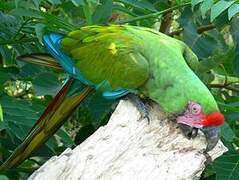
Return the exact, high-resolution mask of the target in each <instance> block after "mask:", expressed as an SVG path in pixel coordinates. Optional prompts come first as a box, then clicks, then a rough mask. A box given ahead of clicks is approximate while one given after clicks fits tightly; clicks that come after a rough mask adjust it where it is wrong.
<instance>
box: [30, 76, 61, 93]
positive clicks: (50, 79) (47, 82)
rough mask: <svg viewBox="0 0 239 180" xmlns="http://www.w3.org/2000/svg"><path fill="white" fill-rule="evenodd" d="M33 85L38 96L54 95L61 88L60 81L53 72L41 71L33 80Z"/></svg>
mask: <svg viewBox="0 0 239 180" xmlns="http://www.w3.org/2000/svg"><path fill="white" fill-rule="evenodd" d="M32 83H33V87H34V90H35V92H36V94H37V95H38V96H42V95H55V94H56V93H57V92H58V91H59V89H60V88H61V83H60V81H59V80H58V79H57V76H56V75H55V74H53V73H41V74H39V75H38V76H36V77H35V78H34V80H33V82H32Z"/></svg>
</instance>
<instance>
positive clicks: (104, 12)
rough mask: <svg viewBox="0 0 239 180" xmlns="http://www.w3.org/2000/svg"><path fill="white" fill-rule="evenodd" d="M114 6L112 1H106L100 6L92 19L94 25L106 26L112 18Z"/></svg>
mask: <svg viewBox="0 0 239 180" xmlns="http://www.w3.org/2000/svg"><path fill="white" fill-rule="evenodd" d="M112 6H113V2H112V0H104V1H103V2H102V4H100V5H98V6H97V7H96V10H95V12H94V14H93V17H92V19H93V23H94V24H106V23H107V22H108V20H109V18H110V17H111V14H112Z"/></svg>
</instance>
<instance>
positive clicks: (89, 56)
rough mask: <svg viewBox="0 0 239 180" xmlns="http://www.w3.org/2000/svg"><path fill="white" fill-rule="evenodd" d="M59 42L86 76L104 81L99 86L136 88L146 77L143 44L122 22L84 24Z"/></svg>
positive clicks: (146, 66) (146, 63)
mask: <svg viewBox="0 0 239 180" xmlns="http://www.w3.org/2000/svg"><path fill="white" fill-rule="evenodd" d="M61 45H62V49H63V51H64V52H66V53H67V54H68V55H70V56H71V57H72V59H73V60H74V61H75V65H76V66H77V67H78V68H79V69H80V71H81V72H82V74H83V76H84V77H85V78H86V79H88V80H90V81H92V82H93V83H95V84H98V83H100V82H102V81H106V82H107V83H106V86H105V87H104V88H103V89H102V90H113V89H117V88H125V89H136V88H137V87H139V86H140V85H142V84H143V83H144V82H145V81H146V80H147V79H148V74H149V67H148V62H147V60H146V59H145V57H144V56H143V55H142V54H141V53H140V48H142V47H140V46H142V44H141V45H140V42H136V41H135V40H134V39H133V38H132V37H131V36H129V35H127V33H126V32H125V28H124V27H123V26H109V27H104V28H102V27H99V26H89V27H83V28H81V29H80V30H76V31H73V32H70V33H69V34H68V35H67V37H66V38H64V39H63V40H62V43H61Z"/></svg>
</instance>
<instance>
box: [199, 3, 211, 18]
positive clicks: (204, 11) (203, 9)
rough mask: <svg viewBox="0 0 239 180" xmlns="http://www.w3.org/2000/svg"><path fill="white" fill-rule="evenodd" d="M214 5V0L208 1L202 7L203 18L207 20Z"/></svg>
mask: <svg viewBox="0 0 239 180" xmlns="http://www.w3.org/2000/svg"><path fill="white" fill-rule="evenodd" d="M212 5H213V0H206V1H204V2H203V3H202V5H201V6H200V11H201V13H202V17H203V18H206V13H207V12H208V11H209V10H210V9H211V7H212Z"/></svg>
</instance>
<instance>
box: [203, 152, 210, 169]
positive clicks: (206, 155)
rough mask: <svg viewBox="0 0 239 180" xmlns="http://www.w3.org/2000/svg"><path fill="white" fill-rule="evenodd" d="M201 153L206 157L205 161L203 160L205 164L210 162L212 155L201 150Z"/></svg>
mask: <svg viewBox="0 0 239 180" xmlns="http://www.w3.org/2000/svg"><path fill="white" fill-rule="evenodd" d="M203 155H204V156H205V157H206V161H205V162H204V164H205V166H207V165H209V164H211V163H212V157H211V156H210V155H209V154H208V153H207V152H203Z"/></svg>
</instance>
